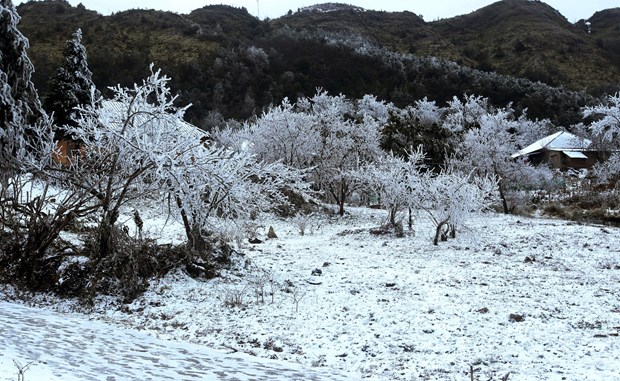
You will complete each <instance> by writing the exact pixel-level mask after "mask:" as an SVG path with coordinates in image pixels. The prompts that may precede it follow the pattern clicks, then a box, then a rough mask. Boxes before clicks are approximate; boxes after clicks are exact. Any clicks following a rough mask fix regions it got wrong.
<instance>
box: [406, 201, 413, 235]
mask: <svg viewBox="0 0 620 381" xmlns="http://www.w3.org/2000/svg"><path fill="white" fill-rule="evenodd" d="M407 209H408V212H409V219H408V221H407V225H408V226H409V231H411V230H413V215H412V211H411V207H409V208H407Z"/></svg>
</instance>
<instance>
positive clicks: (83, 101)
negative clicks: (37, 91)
mask: <svg viewBox="0 0 620 381" xmlns="http://www.w3.org/2000/svg"><path fill="white" fill-rule="evenodd" d="M49 87H50V91H49V94H48V95H47V98H46V100H45V106H46V109H47V111H49V112H53V113H54V119H55V122H56V124H57V125H58V126H60V127H62V126H65V125H74V124H75V122H74V119H75V115H76V110H75V109H76V107H78V106H82V105H89V104H91V103H92V102H93V97H94V99H95V100H96V99H98V98H99V94H98V92H97V91H95V92H93V91H91V89H93V88H95V84H94V83H93V80H92V72H91V71H90V69H89V68H88V57H87V53H86V48H85V47H84V45H82V30H81V29H78V30H77V31H76V32H75V33H74V34H73V38H71V39H70V40H67V42H66V44H65V48H64V50H63V58H62V62H61V64H60V66H59V67H58V70H57V71H56V74H55V75H54V76H53V77H52V78H51V80H50V86H49Z"/></svg>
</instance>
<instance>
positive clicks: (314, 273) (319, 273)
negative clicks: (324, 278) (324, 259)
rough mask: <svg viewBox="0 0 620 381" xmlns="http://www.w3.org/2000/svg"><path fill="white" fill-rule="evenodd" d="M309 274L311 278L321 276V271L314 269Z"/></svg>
mask: <svg viewBox="0 0 620 381" xmlns="http://www.w3.org/2000/svg"><path fill="white" fill-rule="evenodd" d="M311 274H312V276H321V275H323V270H321V269H314V270H312V273H311Z"/></svg>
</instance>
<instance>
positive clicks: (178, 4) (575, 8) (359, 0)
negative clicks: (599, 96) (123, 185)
mask: <svg viewBox="0 0 620 381" xmlns="http://www.w3.org/2000/svg"><path fill="white" fill-rule="evenodd" d="M331 1H332V2H340V3H347V4H352V5H356V6H359V7H362V8H365V9H372V10H384V11H392V12H393V11H404V10H406V11H410V12H413V13H416V14H418V15H422V16H423V17H424V20H426V21H433V20H437V19H440V18H448V17H453V16H458V15H463V14H467V13H469V12H472V11H475V10H477V9H479V8H482V7H484V6H486V5H489V4H492V3H494V2H495V0H434V1H428V0H413V1H403V0H331ZM21 2H22V1H15V4H19V3H21ZM325 2H329V0H287V1H282V0H229V1H225V0H216V1H207V0H177V1H170V0H69V3H70V4H71V5H73V6H75V5H78V4H79V3H82V4H83V5H84V6H85V7H86V8H88V9H91V10H95V11H97V12H99V13H101V14H104V15H109V14H110V13H112V12H118V11H123V10H127V9H134V8H144V9H158V10H166V11H173V12H177V13H183V14H186V13H189V12H191V11H192V10H194V9H198V8H202V7H204V6H205V5H210V4H226V5H231V6H235V7H245V8H246V9H247V10H248V12H250V13H251V14H253V15H255V16H258V17H259V18H260V19H265V18H278V17H280V16H283V15H285V14H286V13H287V12H288V11H289V9H290V10H293V11H296V10H297V9H298V8H302V7H306V6H309V5H314V4H317V3H325ZM545 2H546V3H547V4H549V5H550V6H552V7H553V8H555V9H557V10H559V11H560V13H562V14H563V15H564V16H565V17H566V18H567V19H568V21H570V22H576V21H579V20H581V19H587V18H589V17H590V16H592V15H593V14H594V13H595V12H596V11H600V10H603V9H608V8H615V7H620V0H587V1H584V0H547V1H545Z"/></svg>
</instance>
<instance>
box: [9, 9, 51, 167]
mask: <svg viewBox="0 0 620 381" xmlns="http://www.w3.org/2000/svg"><path fill="white" fill-rule="evenodd" d="M19 19H20V18H19V15H18V14H17V10H16V9H15V6H14V5H13V3H12V2H11V0H0V159H2V160H1V164H0V170H3V173H4V174H6V171H8V170H9V169H12V168H14V164H15V163H19V162H20V161H21V160H22V158H21V156H23V155H24V154H25V152H27V151H30V150H32V149H35V148H36V146H37V142H36V139H37V138H36V137H35V136H37V135H38V134H36V133H34V132H33V131H34V130H35V126H38V127H41V126H44V125H46V124H47V121H48V118H47V115H46V113H45V111H43V108H42V107H41V102H40V101H39V97H38V94H37V91H36V89H35V87H34V84H33V83H32V80H31V78H32V73H33V72H34V66H33V65H32V62H31V61H30V59H29V58H28V55H27V54H26V50H27V49H28V48H29V43H28V39H27V38H26V37H24V35H23V34H22V33H21V32H20V31H19V30H18V29H17V24H18V23H19Z"/></svg>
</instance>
